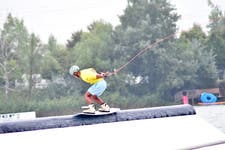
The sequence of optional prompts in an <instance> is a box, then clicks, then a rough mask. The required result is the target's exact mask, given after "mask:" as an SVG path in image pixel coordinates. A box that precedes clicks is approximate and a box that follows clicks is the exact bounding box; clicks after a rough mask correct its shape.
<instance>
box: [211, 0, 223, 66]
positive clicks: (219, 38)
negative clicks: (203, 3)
mask: <svg viewBox="0 0 225 150" xmlns="http://www.w3.org/2000/svg"><path fill="white" fill-rule="evenodd" d="M209 6H210V7H211V9H212V10H211V14H210V15H209V20H210V23H209V25H208V27H209V29H210V31H209V36H208V39H207V46H208V49H209V50H213V51H214V52H215V54H216V65H217V67H218V69H225V57H224V56H225V15H224V13H223V12H222V11H221V10H220V9H219V8H218V6H216V5H214V4H213V3H212V2H211V1H209Z"/></svg>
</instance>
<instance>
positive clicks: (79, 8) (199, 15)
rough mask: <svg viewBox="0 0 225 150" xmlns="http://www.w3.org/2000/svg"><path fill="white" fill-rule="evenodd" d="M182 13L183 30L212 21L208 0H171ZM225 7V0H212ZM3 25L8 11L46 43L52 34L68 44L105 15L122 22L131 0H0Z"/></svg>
mask: <svg viewBox="0 0 225 150" xmlns="http://www.w3.org/2000/svg"><path fill="white" fill-rule="evenodd" d="M169 1H170V2H171V3H172V4H173V5H174V6H175V7H176V8H177V13H178V14H180V15H181V16H182V17H181V19H180V20H179V21H178V24H177V25H178V27H179V29H180V30H188V29H189V28H191V27H192V25H193V23H198V24H200V25H202V26H203V27H204V26H205V25H206V24H207V23H208V15H209V13H210V8H209V7H208V5H207V0H169ZM212 1H213V2H214V3H215V4H217V5H218V6H219V7H220V8H221V9H222V10H223V11H224V10H225V3H224V0H212ZM0 4H1V5H0V28H2V24H3V23H4V22H5V20H6V17H7V15H8V13H11V14H12V15H13V17H17V18H19V19H23V20H24V25H25V26H26V27H27V29H28V31H29V33H31V32H33V33H35V34H36V35H38V36H39V37H40V39H41V40H42V41H43V42H44V43H46V42H47V40H48V37H49V35H51V34H52V35H54V36H55V37H56V39H57V41H58V42H59V43H61V44H65V43H66V41H67V40H68V39H70V37H71V34H72V33H73V32H76V31H79V30H81V29H82V30H84V31H85V30H86V29H87V26H88V25H90V24H91V23H92V22H93V21H96V20H100V19H103V20H104V21H106V22H108V23H111V24H112V25H113V26H116V25H118V24H119V18H118V16H119V15H122V14H123V13H124V10H125V8H126V6H127V0H82V1H81V0H0Z"/></svg>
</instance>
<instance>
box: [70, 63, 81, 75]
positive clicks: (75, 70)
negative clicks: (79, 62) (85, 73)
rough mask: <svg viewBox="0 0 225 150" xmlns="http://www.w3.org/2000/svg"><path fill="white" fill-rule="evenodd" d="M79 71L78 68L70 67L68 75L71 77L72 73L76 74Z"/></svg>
mask: <svg viewBox="0 0 225 150" xmlns="http://www.w3.org/2000/svg"><path fill="white" fill-rule="evenodd" d="M79 70H80V68H79V67H78V66H75V65H74V66H72V67H70V70H69V73H70V74H71V75H73V74H74V72H77V71H79Z"/></svg>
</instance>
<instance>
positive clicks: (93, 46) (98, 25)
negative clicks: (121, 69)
mask: <svg viewBox="0 0 225 150" xmlns="http://www.w3.org/2000/svg"><path fill="white" fill-rule="evenodd" d="M111 34H112V25H110V24H107V23H105V22H103V21H98V22H95V23H94V25H93V27H92V29H91V30H90V32H83V34H82V35H81V40H80V42H79V43H77V45H76V46H75V47H74V49H73V56H74V64H77V65H78V66H80V67H81V68H86V67H93V66H94V67H95V68H96V69H97V70H100V69H102V71H103V70H106V69H110V67H111V62H110V59H111V57H112V56H111V55H110V54H111V51H112V50H113V41H112V39H111ZM84 60H85V63H84Z"/></svg>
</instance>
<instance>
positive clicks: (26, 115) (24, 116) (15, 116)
mask: <svg viewBox="0 0 225 150" xmlns="http://www.w3.org/2000/svg"><path fill="white" fill-rule="evenodd" d="M34 118H36V113H35V112H20V113H9V114H0V122H5V121H14V120H15V121H17V120H28V119H34Z"/></svg>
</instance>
